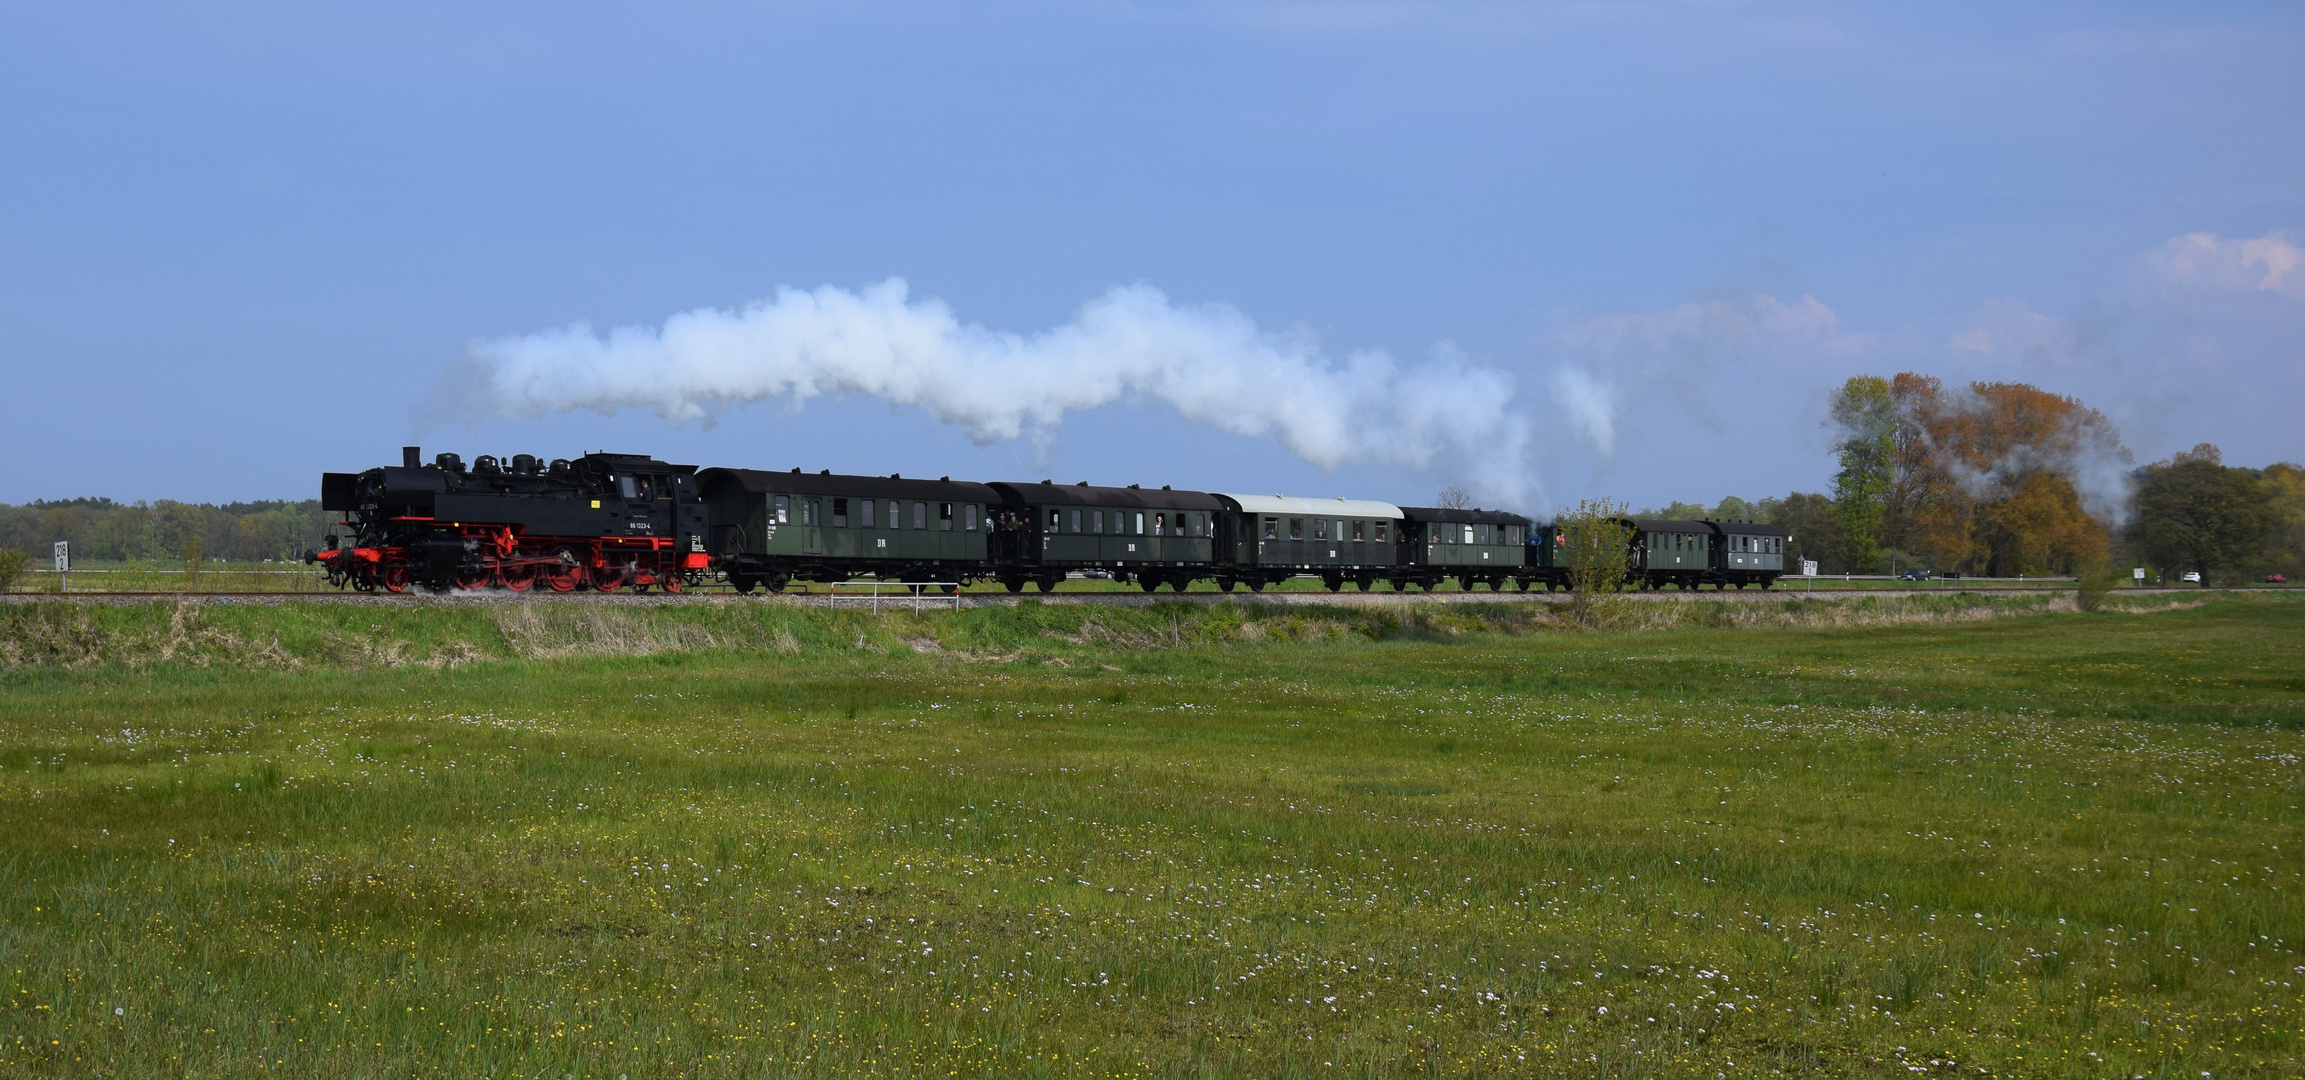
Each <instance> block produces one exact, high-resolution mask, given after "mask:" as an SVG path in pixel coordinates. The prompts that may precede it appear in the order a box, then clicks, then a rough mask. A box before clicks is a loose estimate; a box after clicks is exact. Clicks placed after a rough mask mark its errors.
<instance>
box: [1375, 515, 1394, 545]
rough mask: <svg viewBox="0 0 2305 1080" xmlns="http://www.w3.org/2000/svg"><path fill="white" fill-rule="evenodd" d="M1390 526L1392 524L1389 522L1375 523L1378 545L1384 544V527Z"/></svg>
mask: <svg viewBox="0 0 2305 1080" xmlns="http://www.w3.org/2000/svg"><path fill="white" fill-rule="evenodd" d="M1390 524H1392V522H1389V521H1380V522H1377V543H1380V544H1382V543H1384V542H1385V531H1386V530H1385V527H1386V526H1388V525H1390Z"/></svg>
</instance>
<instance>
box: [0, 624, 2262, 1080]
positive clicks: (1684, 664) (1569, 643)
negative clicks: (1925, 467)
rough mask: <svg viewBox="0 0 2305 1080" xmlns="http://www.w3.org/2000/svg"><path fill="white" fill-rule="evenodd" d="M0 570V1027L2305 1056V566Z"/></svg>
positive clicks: (1346, 1053)
mask: <svg viewBox="0 0 2305 1080" xmlns="http://www.w3.org/2000/svg"><path fill="white" fill-rule="evenodd" d="M1599 617H1600V620H1601V622H1602V623H1603V624H1604V627H1603V628H1599V629H1595V628H1590V627H1580V626H1578V625H1575V624H1573V623H1571V622H1570V621H1568V619H1567V618H1566V615H1565V609H1562V608H1560V607H1557V606H1555V605H1551V604H1541V603H1540V604H1531V603H1499V604H1494V605H1489V604H1478V603H1456V604H1449V605H1435V606H1433V607H1430V608H1422V607H1414V606H1403V605H1386V606H1384V607H1382V608H1371V607H1351V606H1343V605H1338V606H1327V605H1296V606H1259V605H1253V604H1214V605H1210V604H1189V605H1187V604H1158V605H1153V606H1149V607H1132V608H1114V607H1099V606H1087V605H1071V604H1067V605H1059V604H1040V603H1036V602H1033V601H1032V600H1031V599H1030V598H1029V597H1028V598H1027V599H1026V600H1025V602H1023V603H1020V604H1017V605H1015V606H994V607H985V608H975V609H969V610H963V611H958V612H950V611H947V612H931V613H923V614H920V615H917V616H916V615H913V614H910V613H894V614H882V615H879V616H873V615H868V614H864V613H861V612H856V611H838V612H828V611H824V610H822V609H818V608H810V607H805V606H802V605H799V604H794V603H784V602H769V601H761V600H757V599H756V600H749V601H737V600H721V599H710V598H699V599H696V600H693V601H690V602H686V603H681V604H674V605H664V606H644V605H636V604H617V603H600V602H590V601H583V600H578V601H563V602H553V601H539V602H531V603H512V604H493V605H477V604H455V603H427V604H416V605H405V604H404V605H393V606H367V605H354V604H330V603H304V602H287V603H275V604H269V605H214V604H212V605H163V604H124V605H117V606H107V605H67V604H64V603H60V602H55V601H47V602H33V601H25V602H15V603H7V604H0V995H4V996H5V999H6V1002H7V1004H6V1007H5V1008H4V1009H0V1074H5V1075H9V1076H34V1077H38V1076H71V1077H110V1076H121V1077H162V1076H165V1077H209V1076H235V1077H237V1076H275V1075H277V1076H295V1077H314V1076H325V1077H330V1078H332V1080H350V1078H356V1077H416V1076H448V1077H584V1078H615V1080H639V1078H642V1077H651V1078H653V1077H673V1076H684V1077H685V1076H697V1077H851V1076H862V1077H881V1076H889V1077H924V1078H925V1077H1044V1076H1045V1077H1074V1076H1084V1077H1085V1076H1098V1077H1101V1076H1127V1077H1202V1076H1210V1077H1214V1076H1226V1077H1231V1076H1239V1077H1322V1078H1326V1077H1336V1078H1347V1077H1351V1078H1359V1077H1404V1078H1414V1077H1436V1076H1449V1077H1496V1076H1529V1077H1560V1076H1570V1077H1651V1076H1654V1077H1776V1076H1863V1077H1890V1076H1896V1077H1911V1076H1946V1077H1951V1076H1966V1077H1984V1076H2002V1077H2059V1076H2073V1077H2102V1076H2122V1077H2179V1076H2182V1077H2201V1076H2214V1077H2237V1076H2296V1075H2299V1074H2300V1073H2305V1000H2301V998H2300V991H2299V989H2298V988H2299V987H2300V986H2305V956H2301V955H2300V952H2299V947H2300V945H2301V944H2305V876H2300V875H2301V872H2305V859H2301V858H2299V854H2300V846H2301V845H2305V815H2301V813H2300V810H2299V807H2300V805H2301V804H2305V784H2301V780H2300V777H2301V761H2300V756H2301V755H2305V733H2301V728H2305V675H2301V674H2300V661H2301V658H2305V600H2299V599H2297V598H2295V597H2294V596H2292V595H2290V594H2279V593H2276V594H2254V595H2251V594H2237V595H2227V594H2208V595H2203V596H2176V597H2172V596H2151V597H2116V598H2114V599H2112V600H2109V601H2107V603H2106V604H2105V606H2104V607H2103V609H2101V610H2097V611H2092V612H2082V611H2078V610H2074V608H2073V605H2072V604H2071V602H2070V601H2069V600H2068V599H2066V598H2063V597H2050V596H2042V595H2031V596H2002V597H1989V598H1988V597H1978V596H1974V595H1962V594H1953V595H1947V596H1925V597H1907V598H1878V599H1863V598H1859V599H1830V600H1828V599H1818V600H1802V599H1786V600H1780V601H1768V602H1760V603H1752V602H1738V601H1728V600H1713V601H1707V600H1705V599H1703V598H1701V597H1699V598H1687V599H1683V598H1673V599H1669V600H1658V601H1649V602H1641V603H1632V604H1625V605H1622V606H1621V607H1618V608H1615V609H1605V610H1603V611H1602V612H1601V613H1600V616H1599Z"/></svg>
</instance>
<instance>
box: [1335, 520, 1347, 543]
mask: <svg viewBox="0 0 2305 1080" xmlns="http://www.w3.org/2000/svg"><path fill="white" fill-rule="evenodd" d="M1334 524H1335V525H1336V533H1335V535H1336V538H1337V539H1338V540H1343V539H1344V538H1345V522H1344V519H1343V518H1338V519H1337V520H1336V521H1335V523H1334Z"/></svg>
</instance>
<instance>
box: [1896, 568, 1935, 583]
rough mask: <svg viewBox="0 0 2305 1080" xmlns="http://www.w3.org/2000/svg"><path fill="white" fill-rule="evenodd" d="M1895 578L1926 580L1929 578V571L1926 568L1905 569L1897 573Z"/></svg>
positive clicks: (1900, 579)
mask: <svg viewBox="0 0 2305 1080" xmlns="http://www.w3.org/2000/svg"><path fill="white" fill-rule="evenodd" d="M1897 579H1898V580H1899V581H1927V580H1929V572H1928V571H1927V570H1907V571H1905V572H1904V573H1902V574H1899V575H1897Z"/></svg>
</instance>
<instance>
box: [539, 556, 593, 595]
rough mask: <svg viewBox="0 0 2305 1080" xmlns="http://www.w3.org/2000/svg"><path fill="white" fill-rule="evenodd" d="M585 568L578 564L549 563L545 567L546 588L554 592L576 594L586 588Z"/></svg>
mask: <svg viewBox="0 0 2305 1080" xmlns="http://www.w3.org/2000/svg"><path fill="white" fill-rule="evenodd" d="M584 576H585V575H584V567H582V566H580V565H578V564H576V563H547V564H546V565H545V567H544V573H543V577H544V584H545V587H547V588H549V589H551V590H552V591H553V592H575V591H576V590H578V589H580V588H583V587H584Z"/></svg>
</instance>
